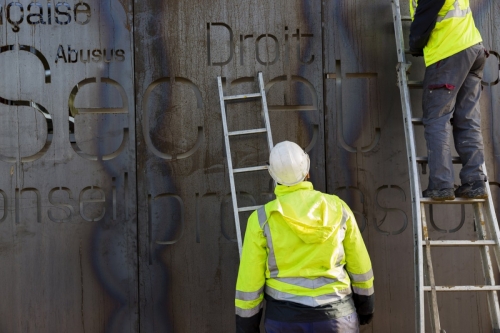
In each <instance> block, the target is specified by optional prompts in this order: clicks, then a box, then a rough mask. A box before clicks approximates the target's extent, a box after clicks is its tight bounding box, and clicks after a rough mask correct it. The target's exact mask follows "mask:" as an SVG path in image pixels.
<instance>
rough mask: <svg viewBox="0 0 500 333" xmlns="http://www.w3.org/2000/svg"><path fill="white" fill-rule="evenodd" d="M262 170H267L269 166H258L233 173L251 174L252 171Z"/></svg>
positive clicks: (239, 169)
mask: <svg viewBox="0 0 500 333" xmlns="http://www.w3.org/2000/svg"><path fill="white" fill-rule="evenodd" d="M260 170H267V165H260V166H256V167H248V168H238V169H233V173H241V172H250V171H260Z"/></svg>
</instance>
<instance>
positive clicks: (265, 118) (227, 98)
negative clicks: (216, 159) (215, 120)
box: [217, 72, 273, 257]
mask: <svg viewBox="0 0 500 333" xmlns="http://www.w3.org/2000/svg"><path fill="white" fill-rule="evenodd" d="M257 77H258V82H259V92H258V93H251V94H243V95H233V96H224V90H223V88H222V78H221V77H220V76H217V84H218V86H219V100H220V108H221V113H222V127H223V130H224V142H225V147H226V158H227V168H228V171H229V182H230V186H231V199H232V203H233V212H234V223H235V226H236V239H237V241H238V252H239V254H240V257H241V246H242V239H241V228H240V217H239V213H240V212H246V211H252V210H256V209H258V208H260V207H261V206H248V207H238V200H237V197H236V185H235V181H234V174H235V173H242V172H253V171H260V170H267V169H268V166H267V165H262V166H255V167H247V168H237V169H234V168H233V162H232V159H231V146H230V143H229V137H230V136H239V135H248V134H255V133H267V144H268V147H269V151H271V149H272V148H273V138H272V135H271V126H270V123H269V112H268V110H267V100H266V91H265V86H264V79H263V78H262V72H259V73H258V75H257ZM255 98H260V99H261V101H262V118H263V121H264V127H263V128H257V129H249V130H242V131H232V132H230V131H228V126H227V117H226V102H227V101H240V102H241V101H248V100H251V99H255Z"/></svg>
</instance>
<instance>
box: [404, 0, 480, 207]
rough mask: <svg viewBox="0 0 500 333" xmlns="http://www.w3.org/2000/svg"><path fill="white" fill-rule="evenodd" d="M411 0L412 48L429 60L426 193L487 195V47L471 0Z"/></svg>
mask: <svg viewBox="0 0 500 333" xmlns="http://www.w3.org/2000/svg"><path fill="white" fill-rule="evenodd" d="M409 1H410V15H411V18H412V20H413V22H412V24H411V27H410V52H411V53H412V54H413V55H415V56H423V57H424V61H425V66H426V68H425V76H424V81H423V87H422V88H423V92H422V109H423V117H422V122H423V124H424V128H425V130H424V136H425V141H426V143H427V152H428V165H429V184H428V187H427V189H426V190H425V191H424V192H423V193H422V196H424V197H430V198H432V199H433V200H440V201H442V200H453V199H455V197H462V198H469V199H484V198H487V197H488V194H487V191H486V184H485V182H486V181H487V179H486V175H485V174H484V170H483V163H484V144H483V136H482V133H481V110H480V107H479V99H480V97H481V90H482V87H481V79H482V77H483V70H484V66H485V63H486V58H487V56H488V52H487V51H486V50H485V48H484V46H483V44H482V38H481V34H480V33H479V30H478V29H477V28H476V25H475V23H474V18H473V17H472V12H471V8H470V6H469V0H409ZM451 136H453V141H454V144H455V149H456V151H457V153H458V155H459V156H460V161H461V163H462V169H461V170H460V174H459V176H460V182H461V183H462V185H460V186H459V187H458V188H457V189H456V190H455V176H454V168H453V162H452V158H451V151H452V148H451V146H450V143H449V142H450V137H451Z"/></svg>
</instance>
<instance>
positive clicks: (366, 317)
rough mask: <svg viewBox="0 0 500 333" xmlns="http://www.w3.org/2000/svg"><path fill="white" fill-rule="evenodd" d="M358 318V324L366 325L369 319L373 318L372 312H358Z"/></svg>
mask: <svg viewBox="0 0 500 333" xmlns="http://www.w3.org/2000/svg"><path fill="white" fill-rule="evenodd" d="M358 318H359V324H360V325H368V324H369V323H371V321H372V319H373V313H371V314H368V315H360V314H358Z"/></svg>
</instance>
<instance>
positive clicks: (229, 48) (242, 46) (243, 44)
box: [207, 22, 314, 66]
mask: <svg viewBox="0 0 500 333" xmlns="http://www.w3.org/2000/svg"><path fill="white" fill-rule="evenodd" d="M214 35H216V36H218V37H219V38H214V37H213V36H214ZM290 37H291V38H290ZM313 37H314V35H313V34H304V33H301V32H300V29H296V30H295V33H292V34H291V36H290V35H289V31H288V27H285V30H284V33H283V36H282V37H278V36H276V35H273V34H270V33H265V34H261V35H256V34H255V35H254V34H240V35H239V36H238V37H237V38H234V32H233V29H232V28H231V27H230V26H229V25H228V24H226V23H222V22H214V23H207V60H208V66H224V65H227V64H229V63H230V62H231V61H232V60H233V58H234V54H235V52H237V53H239V63H238V65H240V66H248V63H245V58H247V55H250V54H252V53H253V54H254V55H255V56H254V59H255V60H256V61H257V62H258V63H259V64H261V65H266V66H267V65H274V64H275V63H278V62H279V61H280V60H287V59H296V60H298V61H299V62H300V63H301V64H306V65H309V64H312V63H313V61H314V54H311V55H308V56H305V55H303V54H302V52H301V40H302V39H304V38H313ZM224 39H225V40H224ZM214 41H217V42H218V43H217V44H218V45H214ZM283 44H284V45H283ZM266 45H267V46H268V47H269V49H270V50H271V51H272V52H269V54H268V55H267V56H264V55H263V54H262V53H264V52H261V51H262V50H266ZM217 46H218V47H217ZM221 46H222V47H221ZM291 47H295V50H296V52H295V56H294V55H293V53H292V52H290V49H291ZM214 50H217V51H218V52H217V53H218V54H217V55H215V52H213V51H214ZM282 57H284V59H283V58H282Z"/></svg>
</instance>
